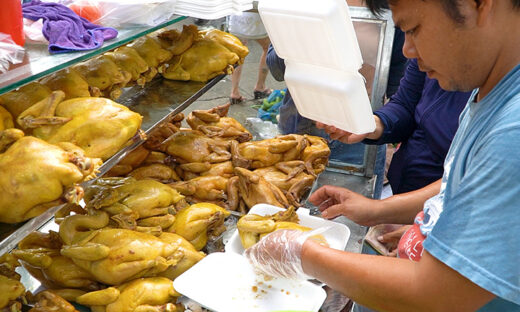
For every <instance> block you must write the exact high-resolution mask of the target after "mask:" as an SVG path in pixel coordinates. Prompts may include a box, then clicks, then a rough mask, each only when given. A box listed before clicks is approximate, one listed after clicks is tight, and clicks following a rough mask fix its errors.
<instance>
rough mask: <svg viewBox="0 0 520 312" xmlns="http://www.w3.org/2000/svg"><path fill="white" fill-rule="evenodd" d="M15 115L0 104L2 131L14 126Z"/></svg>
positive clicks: (0, 129)
mask: <svg viewBox="0 0 520 312" xmlns="http://www.w3.org/2000/svg"><path fill="white" fill-rule="evenodd" d="M13 127H14V123H13V116H11V114H10V113H9V112H8V111H7V110H6V109H5V108H3V107H2V106H0V131H2V130H5V129H9V128H13Z"/></svg>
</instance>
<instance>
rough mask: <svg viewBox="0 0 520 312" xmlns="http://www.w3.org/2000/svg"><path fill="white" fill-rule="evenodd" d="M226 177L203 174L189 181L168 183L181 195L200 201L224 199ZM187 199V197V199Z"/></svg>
mask: <svg viewBox="0 0 520 312" xmlns="http://www.w3.org/2000/svg"><path fill="white" fill-rule="evenodd" d="M227 184H228V179H226V178H223V177H221V176H204V177H198V178H194V179H191V180H189V181H179V182H174V183H170V184H168V185H169V186H171V187H172V188H174V189H176V190H177V191H179V192H180V193H181V194H182V195H185V196H190V197H194V198H196V199H198V200H200V201H205V200H210V201H213V200H219V199H223V200H225V199H226V189H227ZM188 201H189V199H188Z"/></svg>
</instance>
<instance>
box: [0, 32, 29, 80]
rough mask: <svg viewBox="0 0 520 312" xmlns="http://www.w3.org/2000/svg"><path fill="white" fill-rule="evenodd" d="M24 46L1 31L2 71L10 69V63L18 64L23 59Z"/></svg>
mask: <svg viewBox="0 0 520 312" xmlns="http://www.w3.org/2000/svg"><path fill="white" fill-rule="evenodd" d="M24 54H25V50H24V48H22V47H20V46H19V45H17V44H16V43H14V41H13V39H11V36H10V35H8V34H4V33H0V73H4V72H6V71H7V70H8V69H9V64H18V63H21V62H22V61H23V57H24Z"/></svg>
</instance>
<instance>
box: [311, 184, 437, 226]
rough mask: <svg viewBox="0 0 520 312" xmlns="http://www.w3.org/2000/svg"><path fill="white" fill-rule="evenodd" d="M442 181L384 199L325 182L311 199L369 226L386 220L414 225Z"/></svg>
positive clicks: (328, 214) (330, 212) (332, 213)
mask: <svg viewBox="0 0 520 312" xmlns="http://www.w3.org/2000/svg"><path fill="white" fill-rule="evenodd" d="M440 186H441V180H440V179H439V180H437V181H435V182H433V183H432V184H430V185H427V186H425V187H423V188H421V189H419V190H416V191H412V192H408V193H403V194H399V195H394V196H391V197H389V198H386V199H383V200H377V199H370V198H367V197H365V196H363V195H361V194H358V193H356V192H352V191H350V190H348V189H346V188H342V187H337V186H332V185H325V186H323V187H321V188H320V189H318V190H317V191H316V192H314V193H313V194H312V195H311V196H310V197H309V201H310V202H311V203H312V204H313V205H315V206H317V207H318V208H319V209H320V210H321V211H322V216H323V217H324V218H327V219H332V218H335V217H337V216H340V215H343V216H346V217H347V218H349V219H350V220H352V221H354V222H356V223H358V224H361V225H366V226H373V225H377V224H383V223H397V224H412V223H413V220H414V218H415V216H416V215H417V213H419V212H420V211H421V210H422V209H423V205H424V202H425V201H426V200H427V199H429V198H431V197H433V196H435V195H436V194H438V193H439V191H440Z"/></svg>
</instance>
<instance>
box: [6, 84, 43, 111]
mask: <svg viewBox="0 0 520 312" xmlns="http://www.w3.org/2000/svg"><path fill="white" fill-rule="evenodd" d="M51 91H52V90H50V89H49V88H48V87H46V86H44V85H42V84H41V83H39V82H31V83H29V84H27V85H25V86H23V87H20V88H19V89H16V90H15V91H11V92H8V93H5V94H2V95H0V105H2V106H3V107H4V108H5V109H7V111H8V112H9V113H11V115H12V116H13V118H15V119H16V118H17V117H18V115H20V114H21V113H22V112H23V111H24V110H26V109H27V108H29V107H31V106H32V105H34V104H35V103H37V102H39V101H41V100H43V99H44V98H46V97H48V96H49V95H50V94H51Z"/></svg>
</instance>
